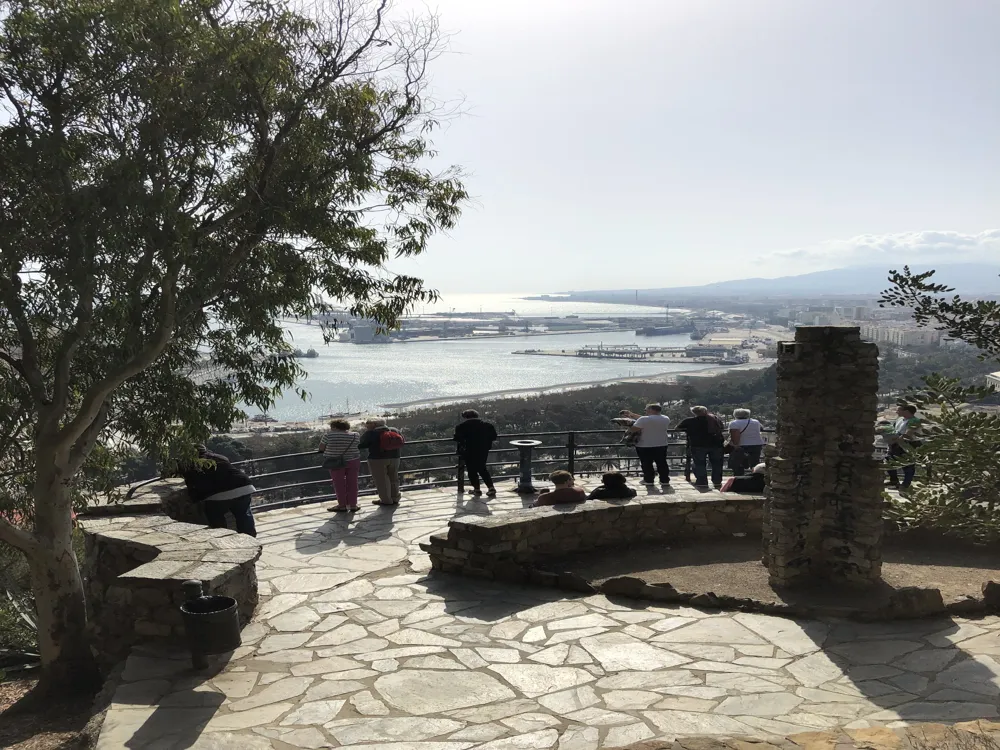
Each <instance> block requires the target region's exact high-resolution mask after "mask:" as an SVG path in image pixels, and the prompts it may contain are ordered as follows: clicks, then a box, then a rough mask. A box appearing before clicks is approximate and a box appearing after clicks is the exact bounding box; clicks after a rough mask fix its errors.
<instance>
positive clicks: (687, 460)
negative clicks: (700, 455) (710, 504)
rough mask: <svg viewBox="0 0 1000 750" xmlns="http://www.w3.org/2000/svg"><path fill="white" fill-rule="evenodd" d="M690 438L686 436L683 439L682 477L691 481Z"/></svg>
mask: <svg viewBox="0 0 1000 750" xmlns="http://www.w3.org/2000/svg"><path fill="white" fill-rule="evenodd" d="M691 461H692V456H691V439H690V438H688V439H686V440H685V441H684V479H685V481H688V482H690V481H691Z"/></svg>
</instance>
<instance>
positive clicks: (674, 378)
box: [379, 360, 774, 412]
mask: <svg viewBox="0 0 1000 750" xmlns="http://www.w3.org/2000/svg"><path fill="white" fill-rule="evenodd" d="M772 364H774V362H773V361H772V360H764V361H757V362H750V363H748V364H745V365H730V366H713V367H705V368H704V369H699V370H689V371H687V372H684V373H676V372H663V373H652V374H649V375H638V376H635V377H631V378H629V377H625V378H622V377H619V378H608V379H607V380H585V381H580V382H576V383H558V384H556V385H550V386H544V387H541V388H512V389H508V390H502V391H489V392H487V393H473V394H466V395H463V396H442V397H440V398H430V399H419V400H416V401H402V402H399V403H393V404H381V405H380V406H379V409H392V410H397V411H401V412H402V411H419V410H420V409H428V408H432V407H435V406H446V405H447V404H455V403H462V402H465V401H471V400H478V401H487V400H494V399H499V398H510V397H515V396H542V395H545V394H546V393H564V392H566V391H579V390H583V389H585V388H596V387H599V386H603V385H614V384H616V383H677V382H679V379H680V378H709V377H715V376H717V375H722V374H724V373H727V372H733V371H734V370H735V371H738V372H746V371H749V370H763V369H766V368H768V367H770V366H771V365H772Z"/></svg>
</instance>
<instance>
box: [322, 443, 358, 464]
mask: <svg viewBox="0 0 1000 750" xmlns="http://www.w3.org/2000/svg"><path fill="white" fill-rule="evenodd" d="M357 439H358V438H357V436H355V437H353V438H351V442H350V443H349V444H348V445H347V447H346V448H344V451H343V452H342V453H341V454H340V455H339V456H329V457H327V458H326V460H324V461H323V464H322V468H324V469H343V468H344V467H345V466H347V461H346V460H345V459H344V456H346V455H347V451H349V450H350V449H351V448H353V447H354V441H355V440H357Z"/></svg>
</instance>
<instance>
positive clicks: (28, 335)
mask: <svg viewBox="0 0 1000 750" xmlns="http://www.w3.org/2000/svg"><path fill="white" fill-rule="evenodd" d="M20 289H21V280H20V279H19V278H18V277H17V275H16V273H15V275H14V276H13V277H12V278H11V279H4V280H0V302H3V304H4V306H5V307H6V308H7V314H8V315H10V317H11V320H13V321H14V328H15V329H16V330H17V337H18V339H20V342H21V359H20V364H21V366H20V369H19V370H18V371H19V372H20V373H21V376H22V377H23V378H24V381H25V382H26V383H27V384H28V390H29V391H30V393H31V397H32V398H33V399H34V400H35V403H36V404H39V405H42V404H45V403H47V402H48V397H47V396H46V394H45V381H44V379H43V378H42V370H41V368H40V367H39V364H38V346H37V344H36V343H35V337H34V335H33V334H32V332H31V326H30V325H29V324H28V318H27V316H26V315H25V313H24V306H23V305H22V304H21V298H20V294H19V293H20Z"/></svg>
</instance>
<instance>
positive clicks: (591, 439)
mask: <svg viewBox="0 0 1000 750" xmlns="http://www.w3.org/2000/svg"><path fill="white" fill-rule="evenodd" d="M763 432H764V433H765V435H764V439H765V441H766V440H767V439H768V434H770V433H771V432H772V431H771V430H763ZM623 435H624V431H623V430H620V429H614V430H562V431H556V432H549V431H539V432H519V433H505V434H502V435H499V436H498V442H497V447H495V448H493V449H492V450H491V451H490V458H491V459H492V460H490V461H488V462H487V464H486V465H487V467H488V468H489V469H490V471H491V473H493V479H494V480H495V481H499V482H502V481H508V480H517V479H518V478H519V473H520V457H519V449H518V448H517V447H513V446H511V445H510V441H512V440H520V439H525V438H528V439H537V440H541V442H542V444H541V445H539V446H537V447H534V448H533V449H532V458H531V467H532V476H534V477H535V478H536V479H541V478H544V477H546V476H547V475H548V474H549V473H551V471H554V470H555V469H558V468H564V469H566V470H567V471H569V472H570V473H571V474H577V475H591V474H600V473H603V472H605V471H612V470H616V471H620V472H622V473H623V474H626V475H628V476H639V475H641V473H642V470H641V468H640V465H639V461H638V458H637V456H636V453H635V449H634V447H632V446H631V445H627V444H625V443H623V442H622V437H623ZM612 437H613V438H614V441H613V442H612ZM669 440H670V442H669V444H668V446H667V464H668V466H669V467H670V470H671V472H672V473H675V474H676V473H677V472H682V473H683V475H684V477H685V479H690V478H691V474H692V473H693V466H692V458H691V449H690V446H689V445H688V442H687V438H686V435H685V434H684V433H683V432H671V433H669ZM445 445H447V446H448V447H449V448H450V449H451V450H448V451H441V448H442V447H443V446H445ZM454 445H455V444H454V441H453V440H452V439H451V438H429V439H423V440H409V441H407V442H406V445H405V446H404V448H403V450H402V454H403V455H402V459H401V462H400V468H399V475H400V489H401V490H415V489H426V488H429V487H447V486H456V487H457V489H458V491H459V492H464V491H465V465H464V462H463V461H462V459H461V457H460V456H457V455H456V453H455V450H454ZM446 459H451V460H450V461H447V460H446ZM323 460H324V456H323V455H322V454H321V453H319V452H318V451H306V452H302V453H287V454H283V455H278V456H265V457H262V458H249V459H246V460H244V461H234V462H233V465H234V466H240V467H242V468H243V469H244V471H246V473H247V475H248V476H249V477H250V479H251V481H252V482H253V484H254V486H255V487H256V492H255V493H254V500H255V502H254V509H255V510H267V509H272V508H283V507H292V506H295V505H300V504H303V503H313V502H324V501H327V500H332V499H334V498H335V495H334V494H333V493H332V492H330V491H327V492H323V491H322V490H324V489H327V490H331V489H332V485H331V480H330V474H329V471H328V470H326V469H323V467H322V463H323ZM289 462H292V463H298V464H300V465H298V466H295V467H293V468H279V467H281V466H282V465H287V464H288V463H289ZM428 463H431V464H432V465H427V464H428ZM264 468H273V470H271V471H261V469H264ZM358 480H359V486H360V491H359V494H360V495H371V494H374V492H375V488H374V485H373V483H372V477H371V474H370V473H366V474H360V475H359V477H358ZM158 481H160V478H159V477H155V478H152V479H148V480H145V481H143V482H138V483H136V484H133V485H132V486H131V487H130V488H129V490H128V492H127V494H126V500H128V499H131V498H132V497H133V496H134V495H135V492H136V490H138V489H139V488H141V487H143V486H146V485H148V484H152V483H154V482H158ZM290 493H295V494H296V496H295V497H287V495H288V494H290ZM282 495H285V497H282ZM272 498H273V499H272Z"/></svg>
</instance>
